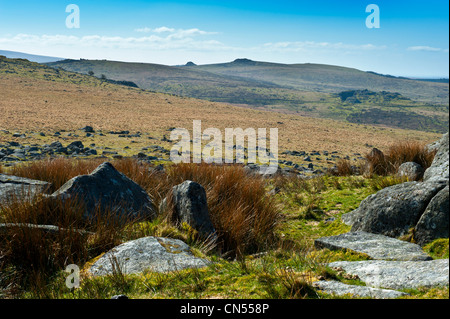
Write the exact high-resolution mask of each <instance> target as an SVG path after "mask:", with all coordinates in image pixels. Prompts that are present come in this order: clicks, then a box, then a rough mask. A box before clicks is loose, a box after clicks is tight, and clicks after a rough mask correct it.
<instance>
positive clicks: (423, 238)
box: [342, 133, 449, 245]
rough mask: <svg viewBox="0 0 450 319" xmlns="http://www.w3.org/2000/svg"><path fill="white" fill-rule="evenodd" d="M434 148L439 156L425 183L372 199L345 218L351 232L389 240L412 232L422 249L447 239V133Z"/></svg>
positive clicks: (389, 190) (410, 184)
mask: <svg viewBox="0 0 450 319" xmlns="http://www.w3.org/2000/svg"><path fill="white" fill-rule="evenodd" d="M433 147H434V148H435V149H437V152H436V156H435V158H434V160H433V163H432V165H431V166H430V167H429V168H428V169H427V170H426V171H425V173H424V176H423V182H416V181H414V182H406V183H401V184H397V185H394V186H391V187H386V188H384V189H382V190H380V191H379V192H377V193H376V194H373V195H370V196H369V197H367V198H366V199H364V200H363V201H362V202H361V204H360V206H359V207H358V208H357V209H356V210H354V211H352V212H350V213H348V214H345V215H343V216H342V220H343V221H344V223H346V224H348V225H352V231H365V232H370V233H375V234H382V235H386V236H390V237H399V236H402V235H405V234H407V233H409V232H410V231H411V230H412V233H413V234H414V238H415V239H416V240H417V243H420V245H425V244H426V243H428V242H429V241H431V240H434V239H436V238H441V237H447V238H448V228H449V218H448V206H449V204H448V181H449V175H448V165H449V162H448V160H449V159H448V152H449V144H448V133H447V134H445V135H444V136H443V137H442V139H441V140H440V141H439V143H437V144H435V145H434V146H433ZM445 189H446V190H445ZM441 191H442V193H441ZM438 194H439V195H438ZM435 196H436V199H434V198H435Z"/></svg>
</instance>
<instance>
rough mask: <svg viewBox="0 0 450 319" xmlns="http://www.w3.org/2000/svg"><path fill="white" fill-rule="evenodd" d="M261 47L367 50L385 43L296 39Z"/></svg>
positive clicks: (278, 49)
mask: <svg viewBox="0 0 450 319" xmlns="http://www.w3.org/2000/svg"><path fill="white" fill-rule="evenodd" d="M263 48H264V49H265V50H268V51H284V52H310V51H318V50H320V51H322V50H328V51H330V50H339V51H342V50H345V51H368V50H384V49H386V48H387V46H385V45H374V44H370V43H368V44H347V43H342V42H337V43H330V42H315V41H296V42H275V43H271V42H269V43H265V44H264V45H263Z"/></svg>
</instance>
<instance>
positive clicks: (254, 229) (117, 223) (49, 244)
mask: <svg viewBox="0 0 450 319" xmlns="http://www.w3.org/2000/svg"><path fill="white" fill-rule="evenodd" d="M99 164H101V161H100V160H97V159H96V160H70V159H64V158H58V159H54V160H44V161H37V162H32V163H28V164H25V165H22V166H17V167H14V168H12V169H11V171H10V172H9V173H10V174H14V175H17V176H22V177H27V178H32V179H38V180H44V181H48V182H50V183H52V189H51V190H50V192H53V191H55V190H57V189H58V188H59V187H60V186H62V185H63V184H64V183H65V182H67V181H68V180H69V179H70V178H72V177H74V176H77V175H82V174H88V173H90V172H91V171H93V170H94V169H95V168H96V167H97V166H98V165H99ZM112 164H113V165H114V166H115V167H116V169H117V170H119V171H120V172H122V173H123V174H125V175H126V176H128V177H129V178H130V179H132V180H134V181H135V182H136V183H138V184H139V185H140V186H141V187H143V188H144V189H145V190H146V191H147V192H148V194H149V195H150V196H151V197H152V198H153V200H154V202H155V205H156V206H158V205H159V203H160V202H161V200H162V199H163V198H165V197H166V196H168V195H169V194H170V193H171V189H172V187H173V186H175V185H177V184H179V183H181V182H183V181H185V180H188V179H189V180H193V181H196V182H198V183H200V184H201V185H202V186H203V187H204V188H205V190H206V193H207V200H208V207H209V211H210V216H211V220H212V222H213V225H214V227H215V229H216V231H217V235H218V239H219V240H218V242H217V245H218V247H220V249H221V252H222V254H223V256H229V257H238V256H241V255H242V254H245V253H252V252H253V253H255V252H259V251H263V250H266V249H267V248H268V247H269V246H270V245H271V244H273V243H274V241H275V240H276V236H275V228H276V226H277V224H278V222H279V220H280V215H279V210H278V207H277V205H276V203H275V201H274V200H273V198H271V197H269V196H268V195H267V192H266V184H265V181H264V180H263V179H262V178H259V177H251V176H249V175H248V174H247V173H246V172H245V171H244V169H243V168H242V167H238V166H214V165H209V164H199V165H196V164H180V165H173V166H170V167H167V168H166V170H165V171H158V170H154V169H152V167H150V165H148V164H145V163H140V162H138V161H136V160H132V159H126V160H117V161H113V162H112ZM97 210H98V211H97V213H96V214H95V216H94V217H93V218H91V219H89V220H86V219H85V218H83V212H84V207H83V204H82V202H81V201H77V200H76V199H72V200H71V201H69V200H66V201H55V200H49V199H48V198H47V197H45V196H38V197H35V198H28V199H26V200H25V199H23V198H21V199H19V198H11V200H9V201H7V202H6V203H1V204H0V223H5V224H8V225H9V227H3V228H2V229H1V231H0V269H1V270H2V271H3V272H6V270H7V269H8V271H10V272H11V273H12V274H14V278H12V277H11V280H9V281H8V285H6V284H4V285H3V287H0V288H1V289H6V288H5V287H6V286H14V287H20V288H19V290H20V289H26V290H31V291H34V292H35V294H37V295H40V296H44V295H45V294H46V293H47V290H46V289H45V287H46V285H47V283H48V280H49V279H50V278H52V277H53V276H55V275H56V273H57V271H58V270H61V269H64V268H65V266H67V265H68V264H72V263H74V264H77V265H80V264H81V265H82V264H84V263H86V262H87V261H88V260H90V259H92V258H94V257H96V256H98V255H99V254H101V253H103V252H106V251H107V250H109V249H111V248H112V247H114V246H116V245H118V244H120V243H122V242H123V241H126V240H131V239H135V238H137V237H140V236H148V235H159V236H172V235H174V236H173V237H175V238H180V239H184V240H186V241H187V242H188V244H189V243H194V242H197V243H198V242H199V238H197V233H196V232H195V230H193V229H192V228H191V227H189V225H171V224H170V223H167V221H168V219H167V218H164V216H160V217H159V218H157V219H156V220H155V221H151V222H143V221H136V220H131V219H126V218H125V217H123V219H125V220H123V219H122V218H117V217H114V216H113V215H112V213H111V210H109V209H108V207H104V208H100V207H99V208H98V209H97ZM28 225H53V226H56V227H57V229H58V231H47V230H45V229H41V228H35V227H29V226H28ZM199 247H200V248H201V249H204V250H205V251H211V249H212V247H211V246H209V244H207V243H204V244H203V246H202V244H201V243H200V244H199ZM1 289H0V290H1Z"/></svg>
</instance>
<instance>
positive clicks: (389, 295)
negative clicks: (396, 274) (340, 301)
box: [313, 280, 408, 299]
mask: <svg viewBox="0 0 450 319" xmlns="http://www.w3.org/2000/svg"><path fill="white" fill-rule="evenodd" d="M313 286H314V287H316V288H318V289H320V290H322V291H323V292H325V293H328V294H333V295H338V296H342V295H347V294H350V295H352V296H353V297H363V298H364V297H370V298H375V299H395V298H399V297H402V296H406V295H408V294H407V293H404V292H401V291H396V290H390V289H380V288H372V287H367V286H357V285H347V284H344V283H342V282H340V281H335V280H330V281H326V280H321V281H316V282H314V283H313Z"/></svg>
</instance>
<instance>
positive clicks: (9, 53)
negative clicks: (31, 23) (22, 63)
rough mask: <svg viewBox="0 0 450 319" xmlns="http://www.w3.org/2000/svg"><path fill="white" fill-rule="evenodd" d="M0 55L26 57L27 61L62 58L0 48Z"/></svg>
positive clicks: (43, 61)
mask: <svg viewBox="0 0 450 319" xmlns="http://www.w3.org/2000/svg"><path fill="white" fill-rule="evenodd" d="M0 55H3V56H5V57H7V58H10V59H26V60H28V61H32V62H38V63H47V62H56V61H60V60H64V58H57V57H51V56H45V55H36V54H28V53H22V52H15V51H7V50H0Z"/></svg>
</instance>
